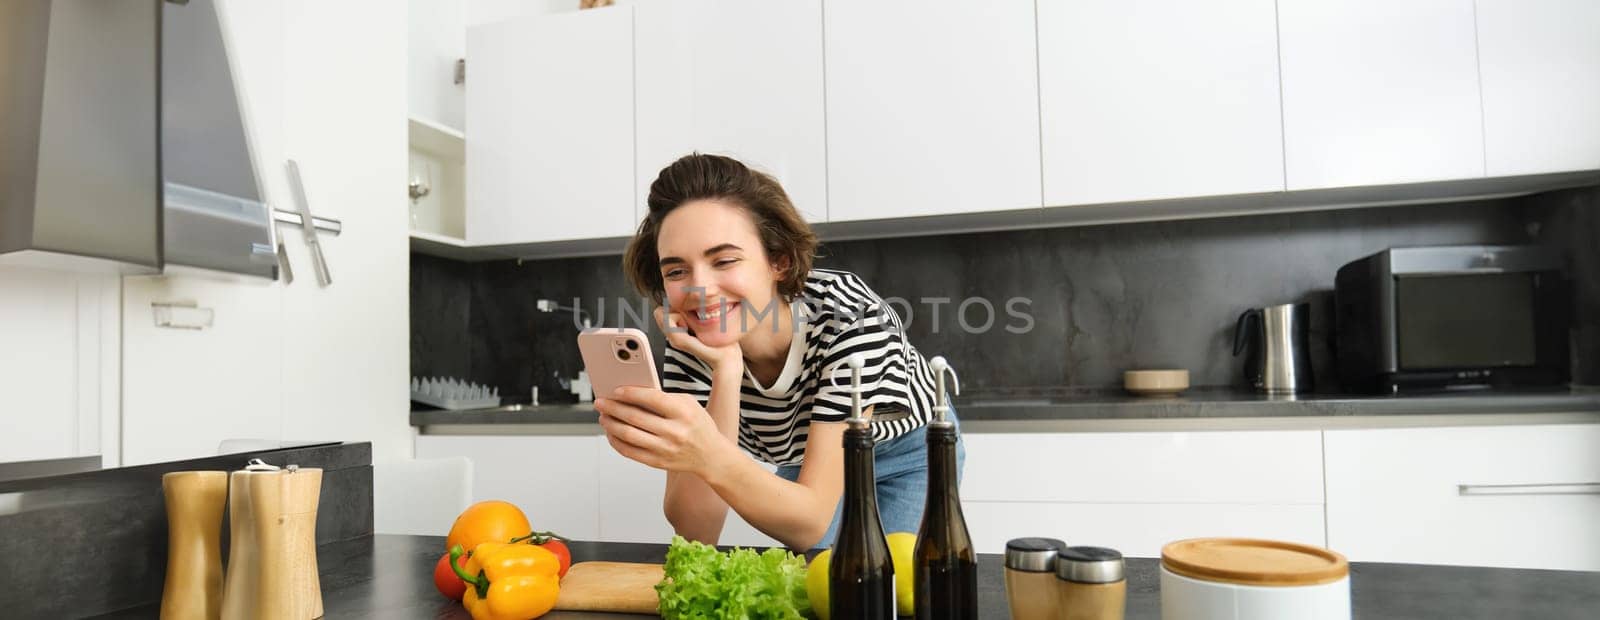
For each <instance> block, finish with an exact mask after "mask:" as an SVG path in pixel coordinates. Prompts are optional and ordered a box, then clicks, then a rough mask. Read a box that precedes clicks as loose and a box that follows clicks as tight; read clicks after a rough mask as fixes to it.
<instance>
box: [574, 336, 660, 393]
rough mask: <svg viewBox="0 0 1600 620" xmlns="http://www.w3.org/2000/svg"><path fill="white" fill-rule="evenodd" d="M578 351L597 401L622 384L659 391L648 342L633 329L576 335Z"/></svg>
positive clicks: (654, 363) (653, 359) (653, 358)
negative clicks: (581, 356)
mask: <svg viewBox="0 0 1600 620" xmlns="http://www.w3.org/2000/svg"><path fill="white" fill-rule="evenodd" d="M578 352H579V353H580V354H582V355H583V368H584V370H587V371H588V372H589V384H590V385H592V386H594V395H595V396H596V397H598V398H608V397H610V396H611V392H612V391H613V390H615V389H617V388H618V387H620V386H624V385H633V386H639V387H653V388H655V389H658V390H659V389H661V379H660V378H659V377H657V376H656V361H655V356H653V355H651V354H650V339H649V338H647V337H646V336H645V335H644V332H642V331H639V330H637V329H634V328H632V327H624V328H616V327H598V328H592V329H587V330H584V331H583V332H582V333H580V334H578Z"/></svg>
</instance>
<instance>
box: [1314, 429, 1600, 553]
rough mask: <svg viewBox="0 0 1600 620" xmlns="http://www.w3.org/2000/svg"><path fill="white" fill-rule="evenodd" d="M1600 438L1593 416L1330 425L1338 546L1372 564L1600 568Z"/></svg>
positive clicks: (1331, 530)
mask: <svg viewBox="0 0 1600 620" xmlns="http://www.w3.org/2000/svg"><path fill="white" fill-rule="evenodd" d="M1595 446H1600V425H1592V424H1591V425H1551V426H1496V427H1470V428H1465V427H1464V428H1418V429H1374V430H1337V431H1326V458H1327V476H1328V544H1329V547H1330V548H1332V549H1334V550H1337V551H1339V552H1341V553H1343V554H1345V555H1346V556H1348V557H1349V558H1350V559H1351V560H1352V561H1362V562H1409V563H1419V564H1457V565H1469V566H1503V567H1510V568H1549V569H1563V570H1600V450H1596V449H1595ZM1548 485H1556V486H1548ZM1562 485H1564V486H1562Z"/></svg>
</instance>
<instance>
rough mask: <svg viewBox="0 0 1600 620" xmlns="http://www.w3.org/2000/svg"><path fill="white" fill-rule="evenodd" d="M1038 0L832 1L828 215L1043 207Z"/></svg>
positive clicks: (827, 19) (826, 9)
mask: <svg viewBox="0 0 1600 620" xmlns="http://www.w3.org/2000/svg"><path fill="white" fill-rule="evenodd" d="M1034 41H1035V33H1034V7H1033V3H1032V2H1028V1H1026V0H998V1H993V2H918V1H916V0H897V1H892V2H854V1H836V0H835V1H827V2H824V4H823V50H824V54H825V58H826V60H825V62H826V64H825V65H824V68H825V71H824V73H825V79H826V82H827V91H826V96H827V139H828V220H829V221H831V222H839V221H847V220H870V219H879V218H896V217H910V216H922V215H941V214H952V213H965V212H976V211H993V210H1004V209H1024V208H1029V207H1039V206H1041V204H1042V203H1041V195H1040V191H1041V190H1040V176H1039V174H1040V173H1039V100H1038V96H1039V89H1038V74H1037V64H1038V63H1037V47H1036V46H1035V44H1034Z"/></svg>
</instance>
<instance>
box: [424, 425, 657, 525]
mask: <svg viewBox="0 0 1600 620" xmlns="http://www.w3.org/2000/svg"><path fill="white" fill-rule="evenodd" d="M602 448H605V449H607V450H609V448H608V447H606V446H605V445H604V439H603V438H600V437H596V436H593V435H488V436H482V435H423V436H419V437H417V441H416V454H417V458H419V459H431V458H441V457H452V456H464V457H467V458H469V459H471V460H472V501H474V502H481V501H485V500H493V499H497V500H504V501H508V502H511V503H513V504H516V505H517V507H518V508H521V509H522V511H523V513H525V514H527V515H528V521H529V522H530V523H531V524H532V525H533V529H534V530H538V531H552V532H555V533H557V534H560V535H562V536H566V537H569V538H576V539H580V540H620V539H613V538H606V537H602V536H601V534H600V528H599V517H598V515H599V510H600V501H599V498H600V495H599V493H600V489H599V487H598V486H597V485H596V484H595V481H596V480H597V479H598V474H599V455H600V450H601V449H602ZM655 512H657V513H660V512H661V511H660V509H659V508H658V509H657V510H656V511H655ZM439 534H440V535H443V534H444V532H440V533H439ZM653 542H655V541H653Z"/></svg>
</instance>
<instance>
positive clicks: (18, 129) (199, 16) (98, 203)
mask: <svg viewBox="0 0 1600 620" xmlns="http://www.w3.org/2000/svg"><path fill="white" fill-rule="evenodd" d="M256 171H257V167H256V166H255V165H254V163H253V162H252V158H251V153H250V148H249V143H248V141H247V133H246V131H245V126H244V122H243V120H242V116H241V113H240V107H239V98H238V96H237V90H236V88H235V85H234V81H233V78H232V73H231V71H230V69H229V61H228V55H227V50H226V47H225V45H224V41H223V36H222V31H221V28H220V25H219V21H218V19H217V13H216V8H215V6H214V5H213V3H212V0H191V1H187V2H162V1H161V0H116V1H113V2H106V1H103V0H4V1H3V2H0V262H10V263H22V264H44V265H47V266H63V265H64V266H67V267H69V268H74V269H83V268H92V269H112V270H115V271H120V272H123V273H154V272H157V271H160V270H161V269H162V268H164V267H166V266H168V265H184V266H190V267H198V268H202V269H207V270H216V271H223V272H231V273H237V274H246V275H251V276H259V277H263V278H271V279H276V278H277V277H278V263H277V260H276V254H275V252H274V244H275V241H276V239H275V234H276V231H275V229H274V226H273V221H274V215H275V213H274V211H273V209H271V208H269V207H268V206H267V205H266V204H265V203H264V201H263V200H262V192H261V189H260V187H261V186H260V183H258V181H257V176H256ZM296 220H297V221H298V218H296Z"/></svg>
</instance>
